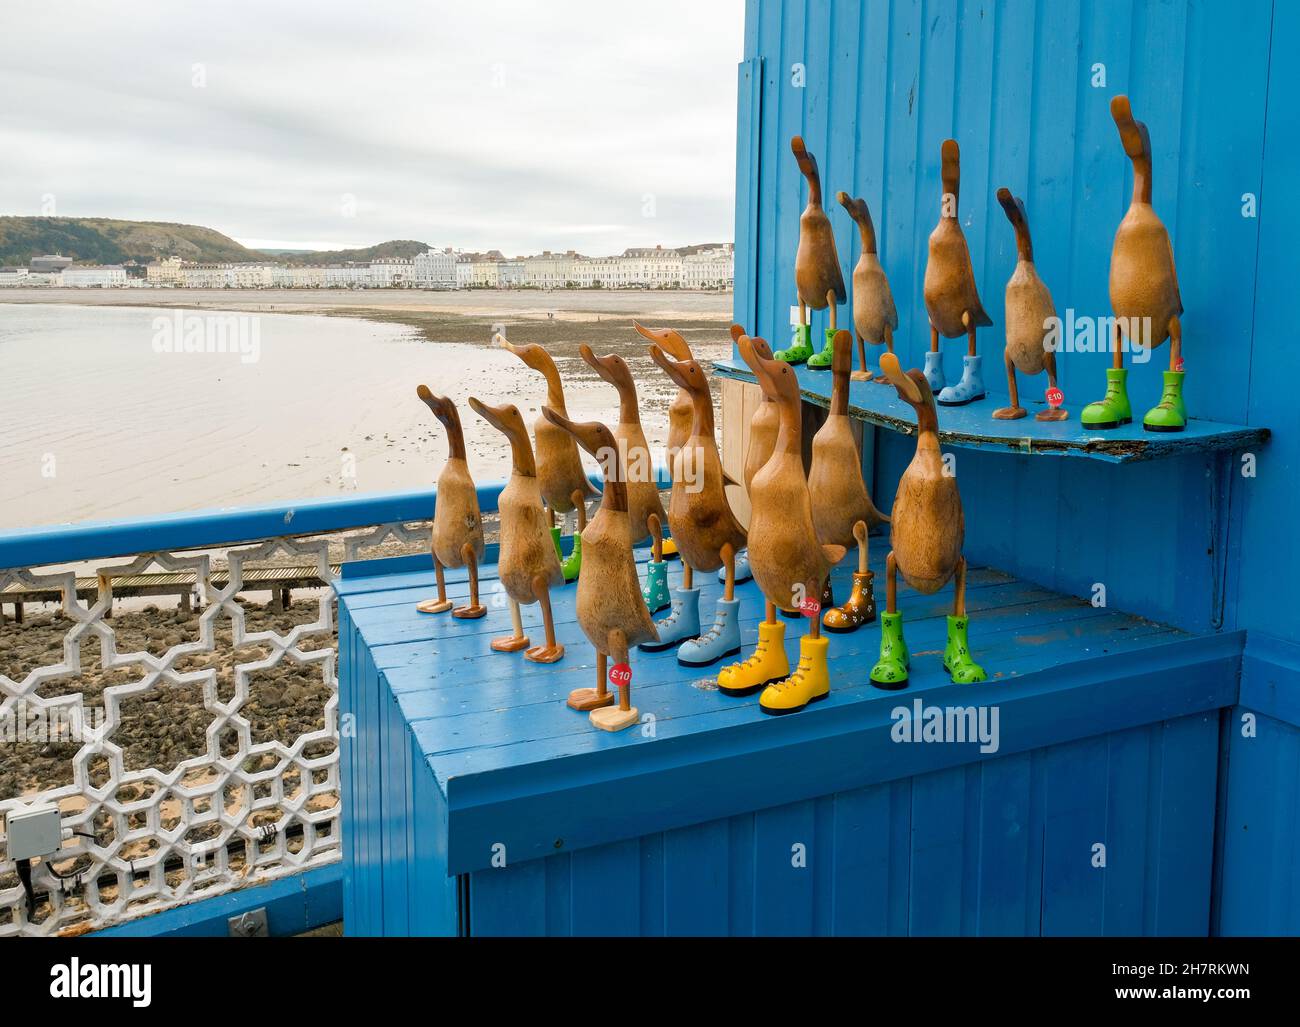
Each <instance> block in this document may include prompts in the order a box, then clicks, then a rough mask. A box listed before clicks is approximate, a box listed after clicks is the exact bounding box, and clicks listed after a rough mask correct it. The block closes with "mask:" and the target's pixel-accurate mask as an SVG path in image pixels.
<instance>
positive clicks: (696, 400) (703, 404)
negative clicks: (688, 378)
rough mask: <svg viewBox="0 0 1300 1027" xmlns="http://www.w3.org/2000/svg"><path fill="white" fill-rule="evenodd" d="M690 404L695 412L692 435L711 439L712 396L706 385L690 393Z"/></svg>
mask: <svg viewBox="0 0 1300 1027" xmlns="http://www.w3.org/2000/svg"><path fill="white" fill-rule="evenodd" d="M691 404H692V406H693V407H694V410H695V424H694V427H692V429H691V432H692V434H695V435H703V436H705V437H707V438H710V439H711V438H713V395H712V393H710V392H709V387H708V386H707V385H705V386H702V387H701V388H699V389H697V390H694V391H692V392H691Z"/></svg>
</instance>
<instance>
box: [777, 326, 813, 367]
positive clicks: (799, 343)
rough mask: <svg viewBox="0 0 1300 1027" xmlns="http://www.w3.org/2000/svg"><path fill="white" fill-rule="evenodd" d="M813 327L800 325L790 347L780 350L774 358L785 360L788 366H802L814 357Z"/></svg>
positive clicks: (795, 331)
mask: <svg viewBox="0 0 1300 1027" xmlns="http://www.w3.org/2000/svg"><path fill="white" fill-rule="evenodd" d="M812 351H813V348H812V326H811V325H798V326H796V328H795V330H794V337H793V338H792V339H791V340H790V345H789V346H788V347H786V348H785V349H783V350H778V351H777V352H775V353H773V354H772V356H774V357H776V359H777V360H784V361H785V362H786V363H787V364H802V363H803V362H804V361H805V360H807V359H808V358H809V357H810V356H812Z"/></svg>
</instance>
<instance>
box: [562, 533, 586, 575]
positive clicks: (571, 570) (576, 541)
mask: <svg viewBox="0 0 1300 1027" xmlns="http://www.w3.org/2000/svg"><path fill="white" fill-rule="evenodd" d="M560 570H562V571H563V572H564V580H565V581H566V582H569V581H576V580H577V579H578V572H579V571H581V570H582V536H581V535H579V534H578V533H577V532H574V535H573V551H572V552H570V553H569V555H568V557H566V558H565V559H564V560H562V561H561V562H560Z"/></svg>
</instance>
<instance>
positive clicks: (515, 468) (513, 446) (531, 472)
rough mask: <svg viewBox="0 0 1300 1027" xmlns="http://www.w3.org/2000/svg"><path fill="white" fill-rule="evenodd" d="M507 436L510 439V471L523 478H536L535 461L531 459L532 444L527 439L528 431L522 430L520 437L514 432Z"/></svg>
mask: <svg viewBox="0 0 1300 1027" xmlns="http://www.w3.org/2000/svg"><path fill="white" fill-rule="evenodd" d="M507 437H508V438H509V439H510V456H511V458H512V460H513V465H512V468H511V469H512V472H513V473H514V474H517V475H519V476H520V477H523V478H536V477H537V461H536V460H534V459H533V446H532V443H531V442H529V441H528V433H527V432H524V435H523V437H522V438H520V437H519V436H517V435H514V434H511V435H509V436H507Z"/></svg>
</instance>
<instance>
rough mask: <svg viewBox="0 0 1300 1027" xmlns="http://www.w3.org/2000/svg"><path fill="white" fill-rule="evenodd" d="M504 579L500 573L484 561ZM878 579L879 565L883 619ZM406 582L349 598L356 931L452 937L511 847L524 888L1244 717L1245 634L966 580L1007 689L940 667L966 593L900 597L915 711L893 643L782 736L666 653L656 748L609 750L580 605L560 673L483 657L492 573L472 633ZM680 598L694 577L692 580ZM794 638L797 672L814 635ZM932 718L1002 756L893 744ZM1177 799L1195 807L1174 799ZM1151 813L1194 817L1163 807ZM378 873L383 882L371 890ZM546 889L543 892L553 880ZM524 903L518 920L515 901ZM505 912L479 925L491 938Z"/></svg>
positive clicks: (497, 623)
mask: <svg viewBox="0 0 1300 1027" xmlns="http://www.w3.org/2000/svg"><path fill="white" fill-rule="evenodd" d="M638 558H639V559H640V560H642V561H644V560H645V559H646V556H645V554H644V553H641V554H639V556H638ZM487 559H488V561H493V560H495V553H494V552H492V551H491V547H489V554H488V557H487ZM882 559H883V547H877V554H876V557H875V558H874V559H873V564H874V565H875V566H874V569H875V570H876V572H877V582H878V583H879V584H880V588H879V589H878V596H879V598H880V599H881V600H883V594H884V588H883V574H882V573H881V571H882V567H881V566H880V564H881V560H882ZM394 565H395V566H397V567H399V568H400V569H401V572H399V573H388V574H376V573H374V568H375V566H376V565H375V564H370V565H367V566H366V567H365V568H363V573H362V574H361V575H360V576H347V575H345V576H344V577H343V578H342V579H340V580H339V581H338V582H337V584H336V588H337V590H338V594H339V597H340V664H341V672H340V709H341V711H342V712H343V713H344V714H352V715H353V716H355V717H356V721H357V723H358V724H359V725H360V727H359V733H358V737H357V739H356V741H355V742H353V741H348V740H346V738H347V736H346V735H345V743H344V745H345V758H344V767H343V775H344V791H345V795H346V801H345V811H346V812H345V816H346V823H345V831H346V833H347V835H348V838H347V842H346V845H347V847H348V848H347V850H346V851H345V860H347V861H349V865H350V866H352V867H353V869H354V871H355V875H357V876H353V877H347V878H345V895H346V896H349V897H348V898H345V902H347V903H349V906H348V908H347V909H345V916H351V917H353V918H354V921H353V922H354V923H356V924H357V930H358V933H380V932H381V931H382V933H404V932H406V931H408V930H411V931H414V930H417V929H421V930H423V929H432V930H454V929H455V919H456V917H457V916H462V915H466V914H465V912H464V910H463V909H461V911H460V912H459V913H453V912H451V911H450V910H452V909H453V908H460V907H461V906H462V905H463V903H462V901H461V899H460V898H458V897H457V893H456V892H455V876H456V875H461V874H468V875H471V877H473V879H474V880H476V881H477V880H478V875H480V874H487V875H488V877H487V878H485V879H484V882H483V884H482V885H481V886H480V885H476V886H475V887H476V888H478V891H477V892H476V893H475V894H478V895H479V896H480V899H481V901H483V902H484V903H486V902H487V901H488V900H487V899H486V898H485V897H484V896H486V895H487V894H488V892H487V891H486V889H487V888H488V887H497V886H502V887H504V885H500V882H501V881H503V880H505V879H504V878H499V877H494V876H492V875H493V874H495V873H497V871H496V870H493V869H491V868H492V860H493V857H494V853H495V852H497V851H498V849H497V847H499V846H500V847H503V848H502V849H501V850H500V851H502V852H505V853H508V859H509V861H510V866H511V867H516V868H517V867H519V866H520V865H521V864H523V865H528V866H542V865H545V864H546V861H547V860H548V859H550V858H553V857H555V856H556V855H557V854H562V853H574V854H575V858H576V854H577V853H578V852H579V851H580V850H581V851H591V852H604V851H605V849H607V848H608V847H609V846H610V845H611V844H612V843H620V842H621V841H623V840H626V839H635V838H637V837H642V838H644V837H645V836H647V835H651V834H653V833H654V832H668V831H673V830H676V829H681V828H685V827H687V825H691V824H701V823H703V822H705V821H711V820H719V819H725V818H728V817H734V816H736V815H738V814H743V813H745V812H747V811H755V810H762V809H767V808H770V807H776V806H781V805H782V804H789V803H798V802H801V801H803V800H808V799H813V798H815V797H818V796H827V795H831V794H845V793H847V792H848V791H850V790H853V789H861V788H865V787H868V786H875V785H877V784H880V783H881V782H889V781H897V780H899V779H903V778H909V777H910V778H912V779H913V780H915V781H920V780H923V779H924V778H923V777H920V776H918V775H926V774H930V775H933V774H934V773H935V772H938V771H943V770H945V769H946V768H953V767H957V766H960V765H966V764H972V765H973V764H978V763H980V762H981V761H983V760H986V759H1000V758H1002V757H1007V756H1008V755H1010V754H1016V753H1029V752H1031V751H1033V752H1038V751H1040V750H1045V751H1060V750H1059V749H1058V750H1053V749H1051V748H1050V747H1053V746H1057V747H1060V746H1062V745H1063V744H1068V743H1073V742H1075V741H1077V740H1079V739H1089V738H1094V737H1096V736H1103V735H1107V734H1108V733H1116V732H1118V733H1121V734H1122V733H1123V732H1125V731H1130V730H1142V731H1151V730H1155V731H1157V732H1158V731H1159V726H1160V724H1162V723H1165V724H1168V723H1172V722H1176V721H1179V719H1180V718H1183V722H1186V723H1189V724H1190V723H1191V722H1193V721H1195V723H1196V724H1197V725H1198V726H1197V727H1196V729H1195V731H1194V732H1193V734H1194V735H1195V736H1196V738H1197V739H1200V740H1202V741H1204V743H1205V745H1206V746H1209V747H1210V748H1211V749H1212V748H1213V744H1214V738H1215V736H1216V731H1217V728H1215V727H1214V725H1215V724H1216V723H1217V714H1216V713H1215V712H1214V711H1217V710H1218V709H1220V708H1222V707H1224V706H1228V705H1231V704H1232V703H1233V702H1234V701H1235V698H1236V693H1237V682H1238V677H1239V671H1240V666H1241V659H1242V648H1243V645H1244V640H1243V637H1242V636H1241V634H1240V633H1226V634H1217V635H1201V636H1198V635H1194V634H1189V633H1187V632H1185V631H1181V630H1178V629H1175V628H1172V627H1169V626H1167V625H1163V624H1158V623H1154V622H1151V621H1148V620H1144V619H1142V618H1140V617H1136V616H1133V615H1131V614H1127V613H1122V612H1119V611H1114V610H1107V609H1098V608H1095V607H1093V606H1091V605H1090V604H1089V603H1087V602H1085V601H1083V600H1081V599H1078V598H1075V597H1071V596H1066V595H1062V594H1059V593H1055V592H1052V591H1050V590H1048V589H1045V588H1042V587H1040V586H1037V585H1034V584H1031V583H1029V582H1026V581H1022V580H1017V579H1016V578H1014V577H1012V576H1011V575H1008V574H1005V573H1003V572H1001V571H998V570H995V569H993V568H989V567H978V568H973V569H972V570H971V572H970V578H969V582H968V598H967V602H968V607H969V610H970V613H971V628H970V637H971V642H972V648H973V650H974V653H975V656H976V658H977V659H978V660H979V661H980V662H981V663H982V664H983V665H984V666H985V667H986V669H987V670H988V671H989V674H990V679H989V680H988V681H987V682H985V683H983V684H980V685H973V686H969V685H968V686H957V685H953V684H952V683H951V682H950V681H949V680H948V677H947V675H946V674H945V673H944V671H943V669H942V665H941V653H942V648H943V644H944V637H945V635H944V633H945V628H946V624H945V616H946V615H947V614H948V613H949V612H950V609H951V603H952V592H951V587H949V588H945V589H944V590H942V591H941V592H939V593H938V594H936V595H932V596H921V595H918V594H916V593H914V592H912V591H910V590H909V589H907V588H905V587H901V588H900V607H901V609H902V611H903V616H904V622H905V629H906V634H907V641H908V644H909V646H910V647H911V650H912V652H913V654H914V656H913V664H912V677H911V684H910V686H909V687H908V688H907V689H906V690H904V691H901V692H883V691H880V690H878V689H876V688H873V687H872V686H871V685H870V684H869V683H868V680H867V672H868V669H869V668H870V666H871V663H872V662H873V661H874V659H875V657H876V655H877V653H878V650H879V644H880V631H879V626H878V624H872V625H868V626H866V627H864V628H863V629H861V630H860V631H858V632H856V633H854V634H850V635H831V636H829V637H830V669H831V677H832V692H831V696H830V697H829V699H827V700H826V701H824V702H822V703H819V704H818V705H816V706H814V707H810V708H809V709H808V710H806V711H804V712H801V713H799V714H796V715H794V716H790V717H783V718H771V717H767V716H764V715H763V714H762V713H761V712H760V711H759V709H758V705H757V700H756V698H755V697H750V698H748V699H743V700H738V699H732V698H728V697H726V696H723V695H722V694H721V693H719V692H718V691H717V690H716V687H715V683H714V680H713V674H716V669H717V668H716V667H715V668H713V670H712V672H710V671H707V670H706V671H692V670H689V669H687V668H685V667H682V666H680V665H679V664H678V663H677V662H676V659H675V655H674V653H673V652H671V651H669V652H665V653H658V654H646V653H640V652H636V653H634V654H633V658H632V667H633V673H634V682H633V700H634V703H635V705H636V706H637V708H638V709H639V710H640V712H641V714H642V716H643V717H644V716H645V715H647V714H650V715H653V718H654V719H653V730H650V726H649V725H642V727H641V728H640V729H638V728H632V729H629V730H627V731H624V732H620V733H617V734H608V733H605V732H602V731H597V730H594V729H593V728H592V727H591V726H590V724H589V722H588V719H587V716H586V715H585V714H579V713H576V712H574V711H573V710H570V709H568V708H567V707H566V706H565V704H564V699H565V697H566V696H567V695H568V693H569V691H570V690H571V689H573V688H575V687H578V686H590V685H591V684H592V677H593V675H594V669H593V668H594V653H593V652H592V649H591V647H590V645H589V644H588V643H587V641H586V639H585V637H584V636H583V635H582V633H581V630H580V629H579V627H578V625H577V623H576V621H575V619H574V597H575V592H576V590H575V587H574V586H566V587H564V588H562V589H557V590H556V591H555V592H554V593H553V605H554V611H555V619H556V624H557V634H558V637H559V640H560V642H562V643H563V644H564V645H565V646H566V647H567V653H566V655H565V657H564V659H563V660H562V661H561V662H560V663H557V664H554V665H550V666H539V665H535V664H530V663H527V662H526V661H524V660H523V659H522V656H521V655H519V654H502V653H494V652H492V651H491V650H490V649H489V648H488V641H489V639H490V638H492V637H494V636H496V635H500V634H505V633H508V632H509V628H510V619H509V611H508V609H507V608H506V606H505V604H504V602H501V601H500V600H501V599H502V598H503V596H502V595H501V593H500V592H498V591H497V589H496V578H495V564H494V563H492V562H488V563H486V564H485V566H484V567H483V569H482V577H483V583H482V589H483V593H482V594H483V596H484V602H485V603H486V604H487V605H488V611H489V612H488V614H487V616H486V617H484V618H483V619H481V620H477V621H458V620H455V619H453V618H451V617H450V616H425V615H421V614H419V613H417V612H416V610H415V603H416V602H417V601H418V600H420V599H424V598H427V597H428V596H429V595H430V594H431V592H432V590H433V588H434V578H433V574H432V573H431V571H429V570H427V569H420V570H416V571H411V570H407V569H405V568H408V567H409V563H408V564H398V563H396V562H395V564H394ZM670 577H671V578H672V579H673V580H674V582H676V581H677V580H678V579H679V577H680V563H676V562H675V563H674V564H673V565H672V569H671V571H670ZM833 580H834V584H835V587H836V592H837V595H840V596H843V595H846V594H847V590H848V584H849V572H848V570H847V569H841V570H837V571H836V572H835V574H834V577H833ZM697 581H698V578H697ZM448 588H449V594H450V595H452V596H453V597H456V598H463V597H465V596H466V595H467V593H468V586H467V584H466V581H465V575H464V573H463V572H452V573H450V574H449V586H448ZM719 589H720V586H719V585H718V583H717V582H716V580H715V578H714V576H713V575H705V576H704V581H703V585H702V592H703V595H702V598H701V616H702V619H704V620H705V622H706V623H707V622H708V619H709V618H710V617H711V616H712V608H713V603H714V600H715V599H716V598H717V597H718V595H719ZM737 595H738V598H739V599H740V600H741V604H742V605H741V611H742V616H741V630H742V634H743V636H744V641H745V645H746V647H747V648H748V647H751V646H752V645H753V644H754V641H755V639H756V634H757V627H756V625H757V623H758V620H759V619H760V617H761V614H762V600H761V596H760V595H759V593H758V591H757V589H756V587H755V585H754V584H753V583H752V582H749V583H746V584H743V585H741V586H739V587H738V589H737ZM494 596H496V597H497V602H494ZM786 623H787V625H788V627H787V650H788V652H789V653H790V655H791V657H792V658H793V657H795V656H796V655H797V651H798V638H799V636H800V635H801V634H802V633H803V631H804V630H805V625H804V624H803V622H802V621H798V622H791V621H787V622H786ZM525 625H526V630H527V631H529V633H530V634H531V635H532V637H533V638H534V641H536V639H537V637H538V634H539V632H540V617H539V614H538V612H537V610H536V607H533V608H531V609H527V610H525ZM793 662H794V660H793V659H792V664H793ZM918 700H920V701H923V702H924V703H925V704H926V706H962V707H964V706H976V707H979V706H985V705H995V706H996V707H997V708H998V710H999V717H1000V740H999V747H998V750H997V752H996V753H993V754H985V753H982V752H981V751H980V749H979V746H978V743H976V742H971V743H962V744H943V745H902V744H899V743H898V742H896V741H895V740H894V739H893V738H892V737H891V731H892V728H893V726H894V722H895V718H894V716H893V711H895V710H896V709H897V708H898V707H900V706H907V707H909V708H910V707H911V706H912V704H913V703H914V702H916V701H918ZM1206 718H1209V719H1206ZM1143 725H1145V726H1147V727H1142V726H1143ZM1189 730H1190V728H1189ZM1202 736H1204V738H1202ZM1113 737H1119V735H1113ZM1143 737H1147V736H1146V735H1143ZM1152 737H1153V738H1158V737H1159V736H1158V735H1157V736H1152ZM1169 737H1171V738H1172V737H1173V736H1169ZM1126 744H1127V743H1126ZM1140 744H1141V745H1146V744H1148V743H1147V742H1141V743H1140ZM1150 744H1157V742H1155V741H1152V742H1151V743H1150ZM1199 744H1200V743H1199V742H1198V745H1199ZM1103 751H1104V747H1103ZM1198 752H1199V750H1198ZM1170 758H1172V756H1171V757H1170ZM1198 758H1199V757H1198ZM1000 765H1003V766H1005V765H1006V764H1005V762H1004V763H1002V764H1000ZM1103 776H1104V775H1103ZM1211 785H1212V782H1211ZM1174 787H1182V786H1180V785H1178V784H1177V782H1176V781H1166V782H1163V783H1161V784H1160V788H1161V789H1167V788H1174ZM1187 787H1189V788H1190V787H1191V786H1190V785H1188V786H1187ZM1196 787H1197V791H1198V794H1197V796H1196V800H1195V802H1191V801H1190V800H1188V802H1186V803H1185V804H1184V807H1182V808H1186V809H1188V810H1193V809H1194V810H1196V811H1198V812H1196V814H1195V816H1194V817H1193V820H1192V821H1191V822H1189V825H1188V826H1187V830H1193V829H1194V830H1195V831H1196V832H1200V833H1204V832H1203V831H1202V828H1204V829H1205V830H1210V827H1212V823H1211V819H1210V818H1209V817H1208V815H1202V814H1204V810H1205V809H1206V808H1209V809H1212V807H1213V787H1212V786H1206V787H1205V788H1204V789H1202V788H1200V786H1199V785H1197V786H1196ZM1200 792H1204V794H1200ZM1144 796H1145V793H1144ZM1162 796H1163V797H1162ZM1142 801H1143V803H1147V802H1152V803H1167V802H1175V801H1178V800H1175V799H1174V798H1172V797H1171V796H1170V795H1166V794H1165V793H1164V792H1163V791H1161V792H1160V793H1159V794H1155V793H1153V794H1152V795H1151V796H1149V797H1144V798H1143V800H1142ZM1207 803H1208V807H1207V806H1206V804H1207ZM1143 809H1146V806H1145V805H1144V806H1143ZM1138 815H1140V816H1146V815H1148V814H1147V813H1140V814H1135V816H1138ZM1189 816H1192V814H1191V813H1189ZM1202 821H1204V823H1202ZM1206 825H1210V827H1207V826H1206ZM1197 836H1198V837H1199V834H1198V835H1197ZM663 837H668V836H667V835H664V836H663ZM1207 837H1208V836H1207ZM601 846H604V847H605V849H601V848H596V849H593V848H592V847H601ZM421 854H423V855H421ZM1207 858H1208V857H1207ZM376 867H382V868H383V869H382V871H380V872H379V873H378V876H376V874H375V873H372V871H374V868H376ZM516 872H517V873H518V872H519V871H516ZM539 872H541V871H539ZM525 876H527V875H525ZM380 878H382V881H381V880H380ZM532 879H534V880H548V878H547V877H546V875H545V873H543V876H542V878H540V879H538V878H532ZM516 880H522V879H516ZM347 881H353V885H352V887H351V889H350V890H349V888H348V886H347V884H346V882H347ZM367 889H369V891H367ZM376 889H378V890H377V891H376ZM421 889H423V890H424V891H423V892H420V890H421ZM430 889H432V892H431V891H430ZM439 889H443V890H439ZM447 889H449V890H447ZM408 892H409V893H410V894H409V895H408V894H407V893H408ZM417 892H420V895H416V893H417ZM512 894H514V898H513V899H510V898H508V897H506V896H503V897H502V901H503V902H507V904H508V903H509V902H510V901H518V898H519V897H518V894H516V893H512ZM366 895H369V898H366V897H365V896H366ZM1199 901H1200V900H1199V899H1198V900H1197V902H1199ZM1193 907H1196V903H1193V904H1192V906H1189V907H1188V908H1193ZM429 908H439V909H442V910H443V913H442V914H441V919H438V920H436V923H434V925H433V926H432V927H431V926H430V925H429V924H428V923H423V924H421V925H417V921H419V918H420V917H421V916H423V915H424V913H423V912H421V911H425V910H427V909H429ZM1197 908H1199V907H1197ZM382 910H387V911H388V912H386V913H383V912H380V911H382ZM516 912H517V911H516ZM498 914H500V910H498V913H497V914H493V913H490V912H488V911H486V910H485V908H483V907H480V912H479V916H480V917H481V918H482V922H485V923H486V922H488V921H489V920H490V919H491V917H492V916H494V915H498ZM500 915H504V914H500ZM519 915H520V916H522V915H523V914H522V913H520V914H519ZM538 915H539V916H540V915H541V914H540V913H539V914H538ZM376 918H378V919H376ZM385 918H387V919H385ZM393 918H396V919H393ZM380 921H382V923H380ZM449 925H450V926H449Z"/></svg>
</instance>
